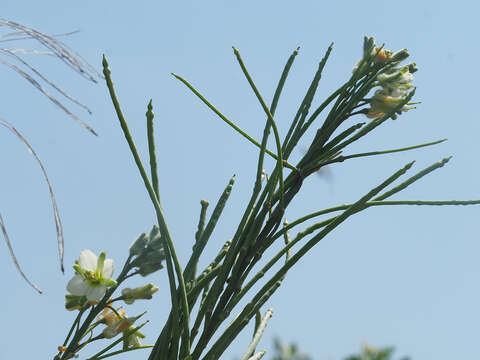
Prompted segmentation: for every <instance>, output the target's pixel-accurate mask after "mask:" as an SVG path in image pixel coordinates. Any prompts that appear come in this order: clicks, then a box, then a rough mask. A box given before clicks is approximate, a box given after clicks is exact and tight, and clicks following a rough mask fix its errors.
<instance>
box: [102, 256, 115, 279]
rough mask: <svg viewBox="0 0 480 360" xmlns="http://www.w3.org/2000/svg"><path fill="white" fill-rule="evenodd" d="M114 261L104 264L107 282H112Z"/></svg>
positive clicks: (110, 260) (104, 276)
mask: <svg viewBox="0 0 480 360" xmlns="http://www.w3.org/2000/svg"><path fill="white" fill-rule="evenodd" d="M113 270H114V268H113V260H112V259H106V260H105V262H104V263H103V278H104V279H105V280H110V279H111V278H112V275H113Z"/></svg>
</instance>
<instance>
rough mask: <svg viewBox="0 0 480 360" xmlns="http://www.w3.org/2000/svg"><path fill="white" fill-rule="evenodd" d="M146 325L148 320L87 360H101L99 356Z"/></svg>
mask: <svg viewBox="0 0 480 360" xmlns="http://www.w3.org/2000/svg"><path fill="white" fill-rule="evenodd" d="M147 323H148V320H147V321H145V322H144V323H143V324H141V325H139V326H137V327H135V328H133V329H131V330H128V331H126V332H125V334H124V336H121V337H120V338H118V339H117V340H115V341H114V342H112V343H111V344H110V345H108V346H107V347H106V348H105V349H103V350H101V351H99V352H98V353H96V354H95V355H93V356H92V357H90V358H88V359H87V360H99V359H102V357H100V355H102V354H105V353H106V352H107V351H108V350H110V349H111V348H113V347H114V346H115V345H117V344H118V343H120V342H122V341H123V338H124V337H128V336H130V335H132V334H133V333H134V332H136V331H137V330H140V329H141V328H142V327H144V326H145V325H146V324H147Z"/></svg>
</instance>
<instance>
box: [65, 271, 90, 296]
mask: <svg viewBox="0 0 480 360" xmlns="http://www.w3.org/2000/svg"><path fill="white" fill-rule="evenodd" d="M67 290H68V292H69V293H70V294H72V295H76V296H84V295H86V294H87V290H88V282H87V281H86V280H85V279H84V278H83V277H82V276H80V275H75V276H74V277H73V278H72V279H71V280H70V281H69V282H68V284H67Z"/></svg>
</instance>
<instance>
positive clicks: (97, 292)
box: [67, 250, 116, 303]
mask: <svg viewBox="0 0 480 360" xmlns="http://www.w3.org/2000/svg"><path fill="white" fill-rule="evenodd" d="M105 256H106V255H105V252H104V251H102V252H101V253H100V256H99V257H98V258H97V256H96V255H95V254H94V253H93V252H91V251H90V250H83V251H82V252H81V253H80V257H79V258H78V260H77V261H75V265H73V268H74V269H75V272H76V275H75V276H74V277H73V278H72V279H71V280H70V281H69V282H68V285H67V290H68V292H70V293H71V294H72V295H75V296H86V297H87V300H88V301H89V302H91V303H98V302H99V301H100V300H101V299H102V298H103V297H104V296H105V292H106V291H107V287H109V286H113V285H116V281H115V280H112V275H113V260H112V259H105Z"/></svg>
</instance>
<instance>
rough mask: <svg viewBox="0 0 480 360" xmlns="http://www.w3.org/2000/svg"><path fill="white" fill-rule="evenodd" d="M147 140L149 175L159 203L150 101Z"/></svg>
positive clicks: (150, 105)
mask: <svg viewBox="0 0 480 360" xmlns="http://www.w3.org/2000/svg"><path fill="white" fill-rule="evenodd" d="M145 115H146V116H147V139H148V153H149V155H150V174H151V176H152V186H153V190H154V191H155V195H157V199H158V202H159V203H160V206H161V202H160V188H159V185H158V167H157V156H156V154H155V138H154V136H153V118H154V117H155V114H154V113H153V105H152V100H150V102H149V103H148V107H147V113H146V114H145Z"/></svg>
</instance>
